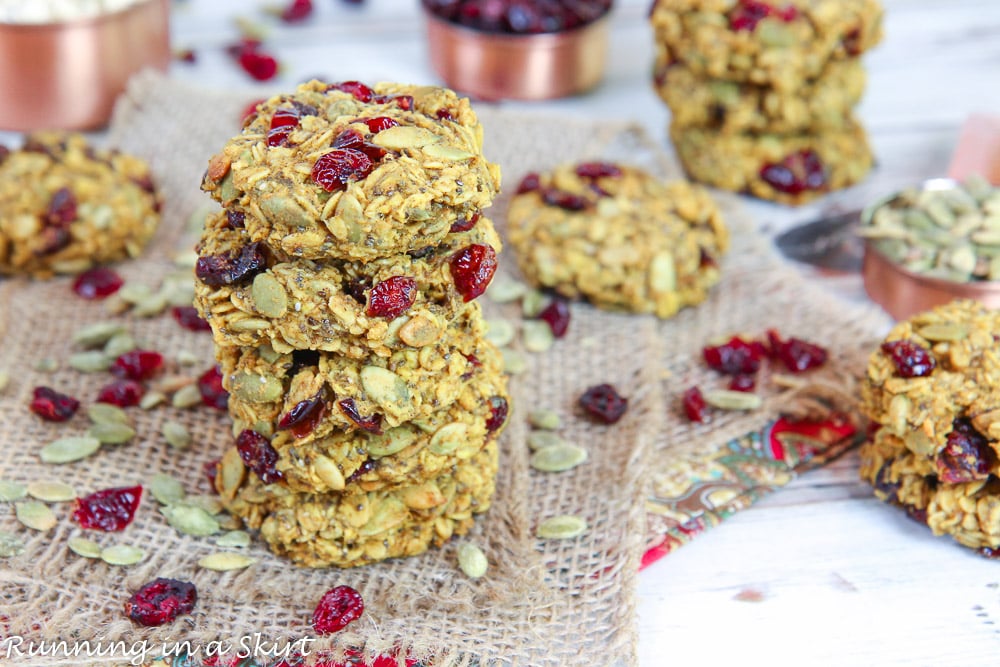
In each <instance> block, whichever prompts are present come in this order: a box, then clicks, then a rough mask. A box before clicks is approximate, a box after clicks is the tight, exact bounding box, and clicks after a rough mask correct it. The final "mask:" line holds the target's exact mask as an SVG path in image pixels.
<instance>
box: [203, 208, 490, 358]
mask: <svg viewBox="0 0 1000 667" xmlns="http://www.w3.org/2000/svg"><path fill="white" fill-rule="evenodd" d="M244 220H245V217H242V216H240V215H239V214H233V213H232V212H228V213H227V212H220V213H219V214H216V215H213V216H211V217H210V218H209V219H208V221H207V222H206V229H205V233H204V235H203V237H202V241H201V244H200V245H199V248H198V249H199V253H200V255H201V256H202V257H203V258H206V259H203V260H202V261H201V262H199V266H198V269H197V275H198V278H199V280H196V281H195V305H196V306H197V307H198V309H199V312H200V314H201V316H202V317H203V318H205V320H206V321H208V323H209V324H210V325H211V327H212V332H213V335H214V336H215V340H216V342H217V343H218V344H219V345H223V346H230V347H237V346H239V347H256V346H258V345H263V344H269V345H270V346H271V347H272V348H274V349H275V350H277V351H279V352H290V351H292V350H293V349H310V350H323V351H327V352H334V353H337V354H341V355H344V356H347V357H351V358H353V359H363V358H366V357H368V356H369V355H371V354H377V355H380V356H389V355H391V354H392V353H393V351H394V350H397V349H402V348H406V347H424V346H426V345H431V344H433V343H435V342H437V341H438V339H439V338H440V337H441V335H442V334H443V332H444V331H445V329H446V328H447V327H448V325H449V324H450V323H451V322H452V321H453V320H454V319H455V318H456V317H458V315H459V314H460V313H461V312H462V311H463V309H464V308H465V306H466V302H465V297H464V296H463V295H462V294H461V293H459V291H458V290H457V289H456V287H455V281H454V280H453V278H452V274H451V264H452V261H453V258H455V257H456V256H458V253H460V252H462V251H463V250H464V249H466V248H469V247H472V246H484V247H486V246H488V247H489V248H491V249H492V252H493V253H494V255H495V253H496V252H498V251H499V250H500V239H499V237H498V236H497V234H496V231H495V230H494V228H493V224H492V223H491V222H490V221H489V220H486V219H482V220H479V221H478V222H477V224H475V226H473V227H472V228H471V229H469V230H468V231H465V232H455V233H451V234H448V235H447V236H446V237H445V238H444V240H443V241H442V242H441V243H440V244H439V245H436V246H428V247H426V248H423V249H421V250H419V251H414V252H413V253H411V254H409V255H406V254H404V255H395V256H393V257H387V258H383V259H376V260H372V261H369V262H361V261H347V260H329V261H325V262H316V261H313V260H306V259H291V258H288V257H287V256H284V255H283V254H282V253H280V252H270V251H269V250H267V249H262V248H259V246H254V244H253V243H252V242H251V241H250V239H249V237H248V235H247V233H246V230H245V229H244V228H243V227H241V225H243V224H244V222H243V221H244ZM250 247H258V249H259V253H258V254H259V257H260V261H259V262H254V269H253V271H247V272H245V273H244V274H242V275H240V276H238V277H237V278H236V279H234V280H231V281H230V282H223V281H225V280H229V279H230V278H231V277H232V276H233V274H232V272H231V271H230V267H231V265H232V263H233V261H240V260H239V258H240V257H241V256H242V255H243V254H244V253H245V249H246V248H250ZM215 258H224V259H225V261H221V260H220V261H216V260H215ZM229 258H236V259H235V260H230V259H229ZM202 262H208V263H210V264H212V266H221V267H222V269H223V270H222V271H215V272H212V273H209V272H208V270H207V269H204V270H203V264H202ZM205 266H207V265H205ZM220 276H221V278H220ZM220 283H221V284H220ZM408 304H409V305H408Z"/></svg>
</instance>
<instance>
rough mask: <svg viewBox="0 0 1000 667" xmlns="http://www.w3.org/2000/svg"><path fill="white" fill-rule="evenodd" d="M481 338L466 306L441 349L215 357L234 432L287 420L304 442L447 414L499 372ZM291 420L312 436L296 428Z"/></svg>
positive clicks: (474, 309) (477, 318) (227, 351)
mask: <svg viewBox="0 0 1000 667" xmlns="http://www.w3.org/2000/svg"><path fill="white" fill-rule="evenodd" d="M482 332H483V323H482V318H481V315H480V311H479V307H478V304H469V305H468V306H467V307H466V311H465V312H464V313H463V314H462V315H461V317H459V318H458V319H457V320H455V322H454V323H453V324H452V325H451V327H450V328H449V329H448V331H447V332H446V334H445V335H444V336H443V337H442V339H441V340H440V341H439V342H437V343H435V344H433V345H428V346H425V347H422V348H419V349H417V348H407V349H405V350H398V351H396V352H394V353H393V354H392V355H390V356H388V357H378V356H374V355H373V356H371V357H369V358H368V359H365V360H361V361H359V360H356V359H348V358H345V357H342V356H340V355H337V354H332V353H328V352H316V351H309V350H295V351H293V352H291V353H289V354H281V353H278V352H275V351H274V350H273V349H271V348H270V347H269V346H266V345H262V346H260V347H257V348H251V347H242V348H241V347H218V348H216V356H217V358H218V359H219V362H220V365H221V368H222V383H223V385H224V386H225V388H226V389H227V390H228V391H229V392H230V396H229V414H230V415H231V416H232V417H233V419H234V420H235V421H236V423H237V430H238V431H239V430H242V429H244V428H252V429H254V430H256V431H257V432H259V433H262V434H265V435H270V434H272V433H275V432H278V431H280V430H282V428H281V422H282V420H283V419H285V420H286V422H285V423H286V427H287V428H289V429H292V432H293V434H294V433H296V432H297V433H298V436H297V437H298V439H299V440H300V441H301V442H306V441H308V440H310V439H316V438H322V437H325V436H327V435H329V434H330V433H332V432H334V431H335V430H353V429H357V428H359V427H363V426H362V425H363V424H366V423H367V422H365V420H366V419H372V420H375V423H374V424H373V425H371V426H369V428H371V429H374V428H376V427H378V428H391V427H393V426H399V425H400V424H403V423H405V422H410V421H413V420H421V419H428V418H429V417H431V415H433V414H434V413H435V412H438V411H440V410H444V409H446V408H447V407H448V406H450V405H451V404H452V403H454V402H455V401H456V400H457V399H458V397H459V395H460V394H461V392H462V389H463V388H464V387H465V385H466V384H467V383H468V382H469V381H470V379H472V378H476V377H477V376H478V374H480V373H499V371H500V365H501V362H500V354H499V351H498V350H497V349H496V347H494V346H493V344H492V343H490V342H488V341H486V340H485V339H483V338H482ZM321 406H322V407H321ZM295 415H301V419H304V420H306V422H305V423H309V424H312V428H307V427H305V426H302V427H294V424H296V423H297V422H296V419H295ZM349 415H350V416H349ZM313 422H315V423H314V424H313Z"/></svg>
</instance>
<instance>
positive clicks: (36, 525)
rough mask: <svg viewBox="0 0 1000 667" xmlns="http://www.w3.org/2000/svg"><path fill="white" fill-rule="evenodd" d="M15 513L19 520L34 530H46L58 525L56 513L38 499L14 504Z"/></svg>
mask: <svg viewBox="0 0 1000 667" xmlns="http://www.w3.org/2000/svg"><path fill="white" fill-rule="evenodd" d="M14 513H15V514H16V515H17V520H18V521H20V522H21V523H22V524H23V525H25V526H27V527H28V528H31V529H32V530H37V531H41V532H45V531H47V530H51V529H52V528H54V527H55V525H56V515H55V513H54V512H53V511H52V510H51V509H49V506H48V505H45V504H44V503H40V502H38V501H37V500H28V501H25V502H20V503H17V504H16V505H14Z"/></svg>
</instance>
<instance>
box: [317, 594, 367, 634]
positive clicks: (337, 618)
mask: <svg viewBox="0 0 1000 667" xmlns="http://www.w3.org/2000/svg"><path fill="white" fill-rule="evenodd" d="M364 611H365V601H364V600H363V599H362V597H361V593H358V592H357V591H356V590H354V589H353V588H351V587H350V586H337V587H335V588H331V589H330V590H328V591H327V592H326V593H325V594H324V595H323V597H322V598H321V599H320V601H319V604H318V605H316V610H315V611H314V612H313V616H312V627H313V630H315V631H316V632H317V634H320V635H328V634H331V633H334V632H338V631H340V630H343V629H344V628H346V627H347V625H348V624H349V623H351V622H353V621H356V620H357V619H359V618H361V614H363V613H364Z"/></svg>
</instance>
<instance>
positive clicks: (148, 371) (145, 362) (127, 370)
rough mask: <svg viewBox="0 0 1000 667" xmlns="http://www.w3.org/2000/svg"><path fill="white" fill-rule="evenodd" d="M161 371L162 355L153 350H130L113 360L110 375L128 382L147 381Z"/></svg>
mask: <svg viewBox="0 0 1000 667" xmlns="http://www.w3.org/2000/svg"><path fill="white" fill-rule="evenodd" d="M162 369H163V355H162V354H160V353H159V352H154V351H153V350H132V351H130V352H126V353H125V354H123V355H121V356H120V357H118V358H117V359H115V361H114V363H113V364H111V374H112V375H114V376H115V377H120V378H125V379H128V380H148V379H149V378H151V377H153V376H154V375H156V374H157V373H158V372H160V370H162Z"/></svg>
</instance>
